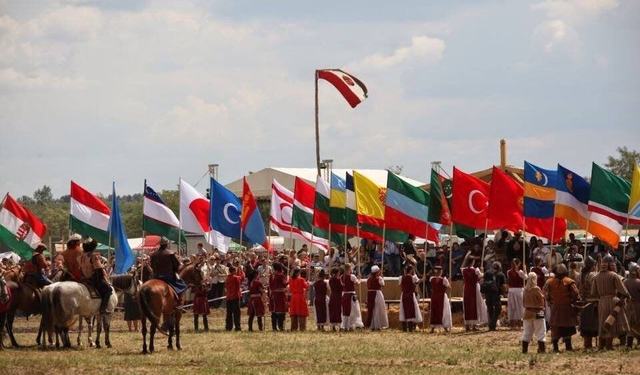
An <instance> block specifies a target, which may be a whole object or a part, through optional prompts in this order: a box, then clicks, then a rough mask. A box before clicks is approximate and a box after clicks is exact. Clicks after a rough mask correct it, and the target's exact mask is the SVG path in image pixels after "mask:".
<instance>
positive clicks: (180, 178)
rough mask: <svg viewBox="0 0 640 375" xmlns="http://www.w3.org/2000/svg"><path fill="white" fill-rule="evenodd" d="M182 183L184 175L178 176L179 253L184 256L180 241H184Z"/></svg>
mask: <svg viewBox="0 0 640 375" xmlns="http://www.w3.org/2000/svg"><path fill="white" fill-rule="evenodd" d="M181 185H182V177H178V211H179V212H178V215H179V217H180V225H179V226H178V254H180V256H182V252H181V250H180V242H181V241H182V204H180V190H181V189H180V186H181Z"/></svg>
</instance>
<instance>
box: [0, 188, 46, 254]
mask: <svg viewBox="0 0 640 375" xmlns="http://www.w3.org/2000/svg"><path fill="white" fill-rule="evenodd" d="M46 233H47V226H46V225H44V223H43V222H42V221H40V219H38V218H37V217H36V215H34V214H33V213H32V212H31V211H29V210H27V209H26V208H24V207H23V206H22V205H21V204H20V203H18V202H17V201H16V200H14V199H13V198H12V197H11V195H9V194H7V196H6V199H5V200H4V205H3V206H2V210H0V242H2V243H3V244H5V245H7V246H8V247H9V248H11V250H13V251H15V252H16V253H17V254H18V255H20V256H21V257H22V258H23V259H26V260H29V259H31V255H32V254H33V250H35V249H36V247H38V245H39V244H40V242H42V239H43V238H44V236H45V234H46Z"/></svg>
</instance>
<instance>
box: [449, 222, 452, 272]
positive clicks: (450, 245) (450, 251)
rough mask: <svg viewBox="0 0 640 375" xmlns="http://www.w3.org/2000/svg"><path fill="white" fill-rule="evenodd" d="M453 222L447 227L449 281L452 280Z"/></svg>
mask: <svg viewBox="0 0 640 375" xmlns="http://www.w3.org/2000/svg"><path fill="white" fill-rule="evenodd" d="M452 255H453V222H451V226H450V227H449V279H452V278H453V275H452V274H451V272H452V268H453V257H452Z"/></svg>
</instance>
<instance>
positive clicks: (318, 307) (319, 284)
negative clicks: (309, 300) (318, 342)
mask: <svg viewBox="0 0 640 375" xmlns="http://www.w3.org/2000/svg"><path fill="white" fill-rule="evenodd" d="M326 275H327V273H326V272H325V271H324V270H323V269H320V270H319V271H318V274H317V275H316V281H315V282H314V283H313V290H314V291H315V294H314V297H313V307H314V308H315V313H316V314H315V315H316V327H318V331H324V326H325V325H327V324H329V296H328V294H329V282H328V281H327V280H326Z"/></svg>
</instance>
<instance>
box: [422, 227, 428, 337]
mask: <svg viewBox="0 0 640 375" xmlns="http://www.w3.org/2000/svg"><path fill="white" fill-rule="evenodd" d="M425 224H427V227H426V229H425V231H424V260H423V261H422V279H423V280H422V301H423V302H424V305H422V306H423V307H422V315H425V311H426V310H427V296H426V295H425V294H426V292H427V278H426V277H427V250H428V249H429V222H425ZM425 320H426V319H422V329H423V330H424V324H425Z"/></svg>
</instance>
